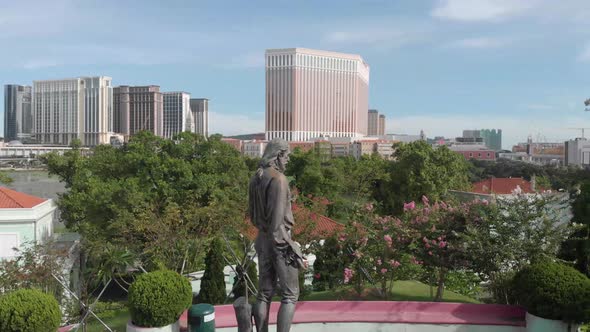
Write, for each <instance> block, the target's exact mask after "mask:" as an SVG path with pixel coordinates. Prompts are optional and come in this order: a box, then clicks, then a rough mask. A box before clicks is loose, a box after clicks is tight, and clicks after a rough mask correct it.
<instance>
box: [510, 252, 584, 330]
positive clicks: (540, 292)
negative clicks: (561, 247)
mask: <svg viewBox="0 0 590 332" xmlns="http://www.w3.org/2000/svg"><path fill="white" fill-rule="evenodd" d="M513 287H514V294H515V296H516V300H517V302H518V303H519V304H521V305H523V306H524V307H525V308H526V309H527V311H528V312H529V313H531V314H533V315H535V316H539V317H542V318H547V319H556V320H562V321H566V322H576V323H582V322H587V321H590V279H588V277H586V276H585V275H583V274H582V273H580V272H578V271H577V270H575V269H574V268H571V267H569V266H565V265H562V264H559V263H554V262H550V261H547V260H544V261H540V262H537V263H534V264H532V265H529V266H527V267H525V268H524V269H522V270H521V271H519V272H518V273H517V274H516V276H515V277H514V280H513Z"/></svg>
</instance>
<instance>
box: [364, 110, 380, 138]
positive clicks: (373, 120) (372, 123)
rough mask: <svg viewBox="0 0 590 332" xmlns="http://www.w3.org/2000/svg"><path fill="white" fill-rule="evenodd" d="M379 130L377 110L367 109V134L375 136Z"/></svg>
mask: <svg viewBox="0 0 590 332" xmlns="http://www.w3.org/2000/svg"><path fill="white" fill-rule="evenodd" d="M378 132H379V111H377V110H369V113H368V116H367V136H377V135H378Z"/></svg>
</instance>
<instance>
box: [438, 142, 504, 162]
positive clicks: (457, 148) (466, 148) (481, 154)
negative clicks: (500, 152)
mask: <svg viewBox="0 0 590 332" xmlns="http://www.w3.org/2000/svg"><path fill="white" fill-rule="evenodd" d="M449 149H450V150H451V151H454V152H457V153H459V154H461V155H463V157H465V159H467V160H469V159H476V160H496V151H494V150H491V149H488V148H487V147H486V146H485V145H451V146H450V147H449Z"/></svg>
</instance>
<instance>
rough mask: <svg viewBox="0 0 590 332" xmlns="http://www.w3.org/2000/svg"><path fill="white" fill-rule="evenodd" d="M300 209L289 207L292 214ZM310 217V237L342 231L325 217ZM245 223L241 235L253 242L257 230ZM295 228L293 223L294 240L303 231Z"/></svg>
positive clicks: (295, 206) (293, 206)
mask: <svg viewBox="0 0 590 332" xmlns="http://www.w3.org/2000/svg"><path fill="white" fill-rule="evenodd" d="M300 209H302V208H301V207H299V206H298V205H296V204H293V205H292V207H291V211H293V212H294V214H296V212H297V211H299V210H300ZM310 217H311V220H312V221H314V222H315V227H314V228H313V230H312V235H314V236H318V237H328V236H330V235H332V234H335V233H336V232H339V231H342V230H344V225H342V224H340V223H338V222H336V221H335V220H333V219H330V218H328V217H326V216H323V215H320V214H316V213H311V214H310ZM245 222H246V227H245V229H244V231H243V234H244V235H245V236H246V237H247V238H249V239H250V240H254V239H255V238H256V235H258V230H257V229H256V227H254V225H252V223H251V222H250V218H246V220H245ZM297 226H298V224H297V221H295V229H294V230H293V235H294V237H295V238H296V237H297V234H299V233H300V232H302V231H303V229H301V228H300V227H297Z"/></svg>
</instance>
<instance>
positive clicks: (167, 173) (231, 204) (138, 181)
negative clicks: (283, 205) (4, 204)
mask: <svg viewBox="0 0 590 332" xmlns="http://www.w3.org/2000/svg"><path fill="white" fill-rule="evenodd" d="M44 160H45V162H46V163H47V165H48V169H49V172H50V173H51V174H56V175H58V176H59V177H60V179H61V180H62V181H64V182H65V183H66V186H67V187H68V189H69V190H68V191H67V192H66V193H65V194H63V195H61V197H60V199H59V201H58V206H59V208H60V211H61V216H62V218H63V219H64V220H65V223H66V225H67V227H68V228H69V229H71V230H73V231H77V232H80V233H81V234H82V236H83V240H84V241H85V243H86V244H87V245H88V246H90V247H92V246H93V245H96V246H98V245H101V244H104V243H108V244H110V245H112V246H113V247H114V248H125V249H126V250H129V252H131V253H133V254H134V255H135V256H136V257H138V260H139V263H140V264H141V265H143V266H144V267H145V268H146V269H148V270H149V269H159V268H168V269H172V270H175V271H178V272H180V271H191V270H192V271H194V270H196V269H199V268H201V267H202V259H203V257H204V249H205V245H206V243H207V242H208V239H209V238H210V237H212V236H215V234H216V233H218V232H224V231H225V232H232V231H233V230H234V229H236V228H237V227H235V226H236V225H237V224H240V223H243V218H244V215H245V208H246V199H247V193H246V188H247V184H248V178H249V172H248V169H247V168H246V165H245V164H244V161H243V159H242V157H241V156H240V154H239V152H238V151H236V150H235V149H234V148H232V147H231V146H230V145H228V144H226V143H224V142H222V141H221V137H220V136H218V135H213V136H212V137H210V138H209V139H208V140H204V139H203V138H202V137H201V136H198V135H194V134H190V133H181V134H179V135H177V137H175V138H174V140H167V139H163V138H160V137H157V136H155V135H153V134H151V133H149V132H141V133H138V134H136V135H135V136H133V137H132V138H131V140H130V141H129V143H128V144H126V145H125V146H123V147H121V148H114V147H112V146H109V145H100V146H97V147H96V148H94V149H93V151H91V153H90V154H89V155H85V153H82V151H81V150H80V149H79V148H77V147H75V148H74V149H72V150H71V151H69V152H67V153H65V154H64V155H63V156H60V155H57V154H49V155H47V156H46V157H44ZM88 254H89V255H90V256H91V255H93V252H88ZM89 261H90V262H93V261H97V260H96V259H93V258H92V257H89Z"/></svg>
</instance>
